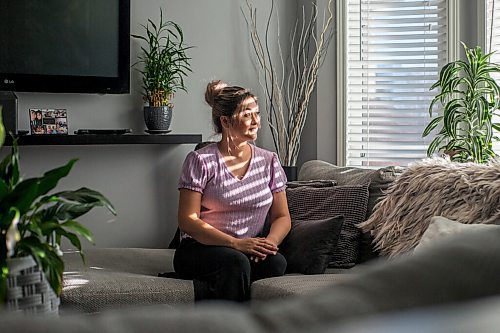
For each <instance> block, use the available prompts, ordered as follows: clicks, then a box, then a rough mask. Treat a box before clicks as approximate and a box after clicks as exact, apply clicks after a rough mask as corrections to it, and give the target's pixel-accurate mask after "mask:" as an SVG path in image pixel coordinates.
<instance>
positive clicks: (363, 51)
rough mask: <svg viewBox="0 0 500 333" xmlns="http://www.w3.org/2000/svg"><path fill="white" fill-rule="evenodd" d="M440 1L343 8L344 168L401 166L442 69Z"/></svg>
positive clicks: (357, 2)
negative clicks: (344, 44)
mask: <svg viewBox="0 0 500 333" xmlns="http://www.w3.org/2000/svg"><path fill="white" fill-rule="evenodd" d="M446 3H447V2H446V0H428V1H419V0H347V3H346V12H347V13H346V19H347V27H346V28H347V31H346V58H347V59H346V63H347V64H346V79H347V87H346V88H347V89H346V90H347V92H346V102H345V103H346V111H345V112H346V113H345V117H346V118H345V119H346V121H345V126H346V128H345V130H346V151H345V158H346V164H347V165H351V166H372V167H376V166H385V165H407V164H408V163H410V162H412V161H415V160H416V159H420V158H424V157H425V156H426V150H427V147H428V144H429V142H430V141H431V140H432V137H426V138H425V139H424V138H422V132H423V130H424V128H425V127H426V125H427V124H428V123H429V121H430V120H431V118H430V117H429V113H428V108H429V105H430V102H431V100H432V98H433V96H434V95H435V94H436V93H437V92H436V91H432V92H431V91H429V87H430V86H431V85H432V84H433V83H434V82H436V81H437V78H438V75H439V70H440V69H441V67H442V66H443V65H444V64H446V63H447V17H446V15H447V11H446Z"/></svg>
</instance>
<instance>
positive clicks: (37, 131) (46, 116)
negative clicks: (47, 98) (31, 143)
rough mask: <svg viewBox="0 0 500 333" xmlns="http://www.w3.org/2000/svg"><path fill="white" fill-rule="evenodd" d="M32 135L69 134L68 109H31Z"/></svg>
mask: <svg viewBox="0 0 500 333" xmlns="http://www.w3.org/2000/svg"><path fill="white" fill-rule="evenodd" d="M29 116H30V129H31V134H32V135H45V134H51V135H52V134H59V135H67V134H68V113H67V111H66V109H29Z"/></svg>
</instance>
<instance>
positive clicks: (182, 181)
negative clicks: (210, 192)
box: [178, 151, 208, 193]
mask: <svg viewBox="0 0 500 333" xmlns="http://www.w3.org/2000/svg"><path fill="white" fill-rule="evenodd" d="M207 179H208V168H207V165H206V163H205V162H204V161H203V158H202V156H201V155H200V154H198V153H196V151H192V152H190V153H189V154H188V155H187V156H186V159H185V160H184V164H183V165H182V172H181V176H180V178H179V184H178V189H181V188H185V189H188V190H192V191H196V192H200V193H203V191H204V190H205V186H206V184H207Z"/></svg>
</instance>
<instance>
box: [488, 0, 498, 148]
mask: <svg viewBox="0 0 500 333" xmlns="http://www.w3.org/2000/svg"><path fill="white" fill-rule="evenodd" d="M492 22H493V26H492V24H491V23H492ZM492 28H493V29H492ZM492 32H493V33H492ZM493 51H495V53H494V54H493V55H492V56H491V58H490V61H492V62H494V63H497V64H500V1H498V0H495V1H494V0H487V1H486V52H493ZM492 77H493V78H494V79H495V80H496V81H497V83H498V84H500V75H499V74H497V73H494V74H493V75H492ZM493 121H494V122H497V123H498V122H500V116H498V111H497V116H496V117H495V118H494V119H493ZM495 134H496V136H500V133H498V132H495ZM493 150H494V151H495V153H497V154H499V155H500V142H498V141H497V142H494V143H493Z"/></svg>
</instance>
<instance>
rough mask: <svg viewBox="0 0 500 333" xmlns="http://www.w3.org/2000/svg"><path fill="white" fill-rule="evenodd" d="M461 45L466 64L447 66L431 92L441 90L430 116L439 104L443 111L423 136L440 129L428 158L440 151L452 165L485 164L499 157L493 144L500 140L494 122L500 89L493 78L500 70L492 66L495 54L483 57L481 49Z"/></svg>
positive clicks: (431, 107)
mask: <svg viewBox="0 0 500 333" xmlns="http://www.w3.org/2000/svg"><path fill="white" fill-rule="evenodd" d="M462 44H463V47H464V49H465V54H466V56H467V62H466V61H463V60H457V61H453V62H450V63H448V64H447V65H445V66H444V67H443V68H442V69H441V71H440V74H439V79H438V81H437V82H436V83H434V84H433V85H432V86H431V88H430V90H433V89H436V88H439V89H440V92H439V94H438V95H436V97H434V99H433V100H432V102H431V105H430V107H429V114H430V116H431V117H432V115H433V109H434V106H435V105H436V104H438V103H439V104H441V107H442V108H441V110H440V112H438V115H437V116H435V117H434V119H432V120H431V122H430V123H429V124H428V125H427V127H426V128H425V130H424V132H423V136H424V137H425V136H427V135H429V134H430V133H431V132H432V131H433V130H434V129H435V128H438V126H439V132H438V133H437V135H436V137H435V138H434V139H433V140H432V141H431V143H430V144H429V148H428V150H427V155H429V156H431V155H432V154H433V153H434V152H436V151H438V152H442V153H445V154H447V155H449V156H450V158H451V160H452V161H457V162H476V163H485V162H487V161H488V160H490V159H491V158H493V157H495V156H498V155H497V154H496V153H495V152H494V151H493V148H492V147H493V145H492V144H493V141H497V140H499V138H498V137H496V136H495V135H494V130H496V131H500V123H494V122H493V119H494V116H495V115H499V111H498V108H499V107H500V88H499V86H498V84H497V83H496V82H495V80H494V79H493V78H492V77H491V74H492V73H499V72H500V66H499V65H498V64H495V63H491V62H490V57H491V54H492V53H488V54H483V52H482V51H481V48H480V47H476V48H468V47H467V46H466V45H465V44H464V43H462Z"/></svg>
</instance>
